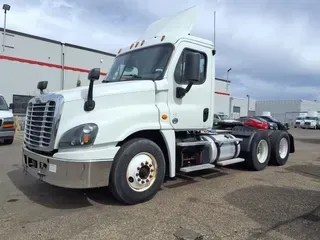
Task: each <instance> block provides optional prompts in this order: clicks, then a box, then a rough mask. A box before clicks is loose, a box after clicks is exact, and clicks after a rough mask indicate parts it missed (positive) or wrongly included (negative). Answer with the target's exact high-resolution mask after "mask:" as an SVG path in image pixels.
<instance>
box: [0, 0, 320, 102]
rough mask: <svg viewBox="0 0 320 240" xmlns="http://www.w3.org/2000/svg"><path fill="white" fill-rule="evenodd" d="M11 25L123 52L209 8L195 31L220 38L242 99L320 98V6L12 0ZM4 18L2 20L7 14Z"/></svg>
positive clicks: (220, 71)
mask: <svg viewBox="0 0 320 240" xmlns="http://www.w3.org/2000/svg"><path fill="white" fill-rule="evenodd" d="M7 3H9V4H11V6H12V9H11V11H10V12H9V13H8V23H7V26H8V28H11V29H14V30H18V31H23V32H28V33H31V34H36V35H40V36H44V37H48V38H53V39H56V40H59V41H63V42H70V43H73V44H79V45H84V46H88V47H92V48H97V49H101V50H105V51H109V52H116V51H117V50H118V49H119V48H121V47H123V46H127V45H130V44H131V43H132V42H134V41H135V39H136V38H137V37H138V36H139V35H141V34H142V32H143V30H144V29H145V28H146V27H147V26H148V25H149V24H150V23H151V22H153V21H154V20H156V19H158V18H160V17H163V16H167V15H171V14H174V13H176V12H178V11H181V10H184V9H186V8H188V7H191V6H194V5H196V4H203V6H204V10H203V12H202V13H201V16H200V18H199V20H198V22H197V24H196V26H195V29H194V31H193V32H192V34H195V35H198V36H200V37H204V38H208V39H213V11H216V12H217V14H216V47H217V55H216V57H217V59H216V72H217V76H218V77H226V70H227V69H228V68H230V67H232V71H231V72H230V80H231V81H232V85H231V89H232V93H233V94H234V95H238V96H242V97H243V96H245V95H246V94H250V95H251V96H252V97H254V98H256V99H299V98H304V99H309V100H314V99H318V100H320V99H319V95H320V94H319V92H320V91H319V90H320V89H319V88H320V81H319V80H320V79H319V76H320V67H319V66H320V54H319V52H320V45H319V42H320V32H319V31H315V30H314V29H318V28H319V25H320V17H318V14H317V13H318V10H319V9H320V2H318V1H315V0H309V1H304V2H303V3H302V2H301V1H298V0H291V1H290V4H289V3H288V1H285V0H283V1H280V0H279V1H275V0H274V1H270V0H269V1H267V0H259V1H256V0H242V1H236V0H219V1H215V0H188V1H186V0H184V1H182V0H175V1H173V0H161V1H158V0H149V1H145V0H90V1H87V0H43V1H40V0H29V1H23V0H7ZM2 14H3V13H2V12H1V14H0V19H1V18H2V17H3V15H2Z"/></svg>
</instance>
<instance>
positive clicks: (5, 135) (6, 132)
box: [0, 128, 15, 139]
mask: <svg viewBox="0 0 320 240" xmlns="http://www.w3.org/2000/svg"><path fill="white" fill-rule="evenodd" d="M14 133H15V131H14V128H0V139H12V138H14Z"/></svg>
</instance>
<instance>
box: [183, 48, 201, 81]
mask: <svg viewBox="0 0 320 240" xmlns="http://www.w3.org/2000/svg"><path fill="white" fill-rule="evenodd" d="M200 59H201V55H200V53H192V52H189V53H187V55H186V61H185V67H184V77H185V79H186V80H187V81H190V82H193V83H195V82H199V81H200Z"/></svg>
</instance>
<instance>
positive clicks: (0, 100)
mask: <svg viewBox="0 0 320 240" xmlns="http://www.w3.org/2000/svg"><path fill="white" fill-rule="evenodd" d="M14 134H15V127H14V118H13V114H12V112H11V111H10V107H9V106H8V104H7V102H6V100H5V99H4V97H3V96H2V95H1V94H0V140H2V141H3V142H4V143H5V144H12V143H13V140H14Z"/></svg>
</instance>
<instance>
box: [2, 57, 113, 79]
mask: <svg viewBox="0 0 320 240" xmlns="http://www.w3.org/2000/svg"><path fill="white" fill-rule="evenodd" d="M0 59H4V60H9V61H13V62H21V63H28V64H33V65H39V66H43V67H51V68H58V69H62V68H63V67H62V65H59V64H53V63H46V62H40V61H35V60H29V59H24V58H17V57H10V56H4V55H0ZM64 69H65V70H70V71H75V72H84V73H88V72H89V70H87V69H83V68H75V67H69V66H64ZM101 75H102V76H106V75H107V73H105V72H101Z"/></svg>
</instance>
